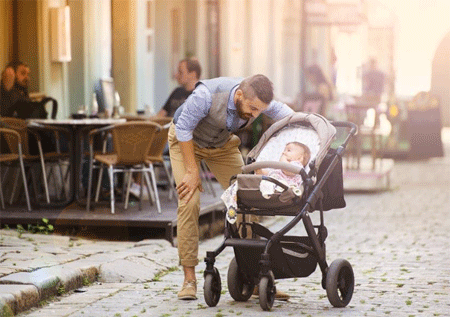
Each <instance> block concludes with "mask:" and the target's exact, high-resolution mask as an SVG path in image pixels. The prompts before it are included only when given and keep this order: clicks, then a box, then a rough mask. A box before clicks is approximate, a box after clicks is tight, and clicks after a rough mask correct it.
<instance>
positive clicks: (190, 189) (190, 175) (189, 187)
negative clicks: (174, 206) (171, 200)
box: [177, 169, 203, 202]
mask: <svg viewBox="0 0 450 317" xmlns="http://www.w3.org/2000/svg"><path fill="white" fill-rule="evenodd" d="M197 188H198V189H199V190H200V191H201V192H203V187H202V181H201V179H200V175H199V172H198V169H195V170H194V171H187V172H186V174H184V177H183V180H182V181H181V183H180V184H178V186H177V192H178V197H179V198H180V199H181V200H182V199H185V200H186V202H188V201H189V200H190V199H191V198H192V195H194V192H195V191H196V189H197Z"/></svg>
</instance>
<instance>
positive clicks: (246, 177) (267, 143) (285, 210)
mask: <svg viewBox="0 0 450 317" xmlns="http://www.w3.org/2000/svg"><path fill="white" fill-rule="evenodd" d="M314 118H315V117H314ZM277 126H278V125H277ZM323 130H324V131H325V133H324V131H320V128H318V127H317V126H313V125H311V124H309V122H308V121H306V120H305V121H304V122H294V123H288V124H286V125H283V126H282V128H281V129H280V128H278V129H277V130H276V131H273V132H272V133H271V131H270V129H269V130H268V131H267V132H268V133H265V134H264V136H263V138H261V140H260V142H258V144H257V146H256V147H255V148H254V149H253V150H252V151H250V153H249V154H248V160H249V159H250V161H253V162H254V163H255V164H256V163H257V164H259V166H265V167H268V168H273V167H275V166H277V162H278V160H279V158H280V157H281V155H282V153H283V149H284V148H285V146H286V144H288V143H290V142H300V143H303V144H305V145H306V146H308V148H309V149H310V152H311V157H310V160H309V163H311V162H314V166H315V168H316V167H318V166H319V164H320V162H321V161H322V159H323V153H324V152H325V153H326V151H327V150H328V147H329V145H330V144H331V142H332V140H333V139H334V135H335V130H334V127H331V128H330V127H329V126H328V127H326V129H323ZM330 130H331V131H330ZM330 132H331V133H330ZM319 133H321V135H319ZM324 134H325V135H324ZM309 163H308V164H307V165H306V166H305V167H304V168H303V169H304V172H305V175H306V173H310V165H309ZM283 164H288V165H293V164H289V163H283ZM278 165H279V164H278ZM294 167H297V166H293V168H294ZM247 168H248V167H247ZM297 168H298V167H297ZM236 178H237V192H236V194H237V202H238V205H239V206H240V207H244V208H256V209H263V210H264V211H268V213H269V214H288V215H289V214H295V213H296V212H298V210H299V208H298V202H299V201H300V199H301V198H302V193H303V184H301V185H300V188H297V186H291V187H289V188H288V189H287V188H285V189H284V190H283V189H282V188H281V187H280V186H276V185H275V184H273V186H276V190H275V191H274V193H273V194H271V195H270V197H267V196H265V195H263V193H262V191H261V184H262V182H271V181H273V180H268V179H267V177H264V176H263V175H255V174H245V173H244V174H239V175H237V177H236Z"/></svg>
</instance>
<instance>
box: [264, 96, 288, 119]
mask: <svg viewBox="0 0 450 317" xmlns="http://www.w3.org/2000/svg"><path fill="white" fill-rule="evenodd" d="M293 112H294V110H292V109H291V107H289V106H288V105H287V104H285V103H283V102H280V101H276V100H272V101H271V102H270V104H269V107H267V109H266V110H265V111H263V113H264V114H265V115H266V116H268V117H270V118H272V119H273V120H280V119H283V118H284V117H286V116H288V115H290V114H291V113H293Z"/></svg>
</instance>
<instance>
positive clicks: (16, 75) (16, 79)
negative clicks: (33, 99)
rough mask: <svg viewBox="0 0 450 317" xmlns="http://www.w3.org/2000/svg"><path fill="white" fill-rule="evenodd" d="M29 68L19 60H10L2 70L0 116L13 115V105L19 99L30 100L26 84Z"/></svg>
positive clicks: (28, 79)
mask: <svg viewBox="0 0 450 317" xmlns="http://www.w3.org/2000/svg"><path fill="white" fill-rule="evenodd" d="M29 82H30V68H29V67H28V65H26V64H25V63H23V62H21V61H12V62H10V63H8V65H6V67H5V69H4V70H3V71H2V79H1V101H2V103H1V111H0V112H1V116H2V117H13V116H14V106H15V105H16V103H17V102H19V101H30V95H29V93H28V84H29Z"/></svg>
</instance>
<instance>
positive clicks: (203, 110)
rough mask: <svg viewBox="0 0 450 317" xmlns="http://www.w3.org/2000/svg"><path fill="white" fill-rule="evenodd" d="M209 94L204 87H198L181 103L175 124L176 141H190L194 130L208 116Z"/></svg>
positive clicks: (210, 101) (209, 106) (210, 98)
mask: <svg viewBox="0 0 450 317" xmlns="http://www.w3.org/2000/svg"><path fill="white" fill-rule="evenodd" d="M211 104H212V97H211V93H210V91H209V90H208V88H206V86H205V85H202V84H200V85H198V86H197V88H195V90H194V91H193V92H192V94H191V95H190V96H189V97H188V98H187V99H186V101H185V102H184V103H183V105H182V107H183V109H182V111H181V114H180V116H179V117H178V119H177V123H176V124H175V134H176V136H177V139H178V141H181V142H186V141H190V140H192V137H193V132H194V129H195V128H196V127H197V125H198V123H199V122H200V121H201V120H202V119H203V118H204V117H206V116H207V115H208V113H209V110H210V109H211Z"/></svg>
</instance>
